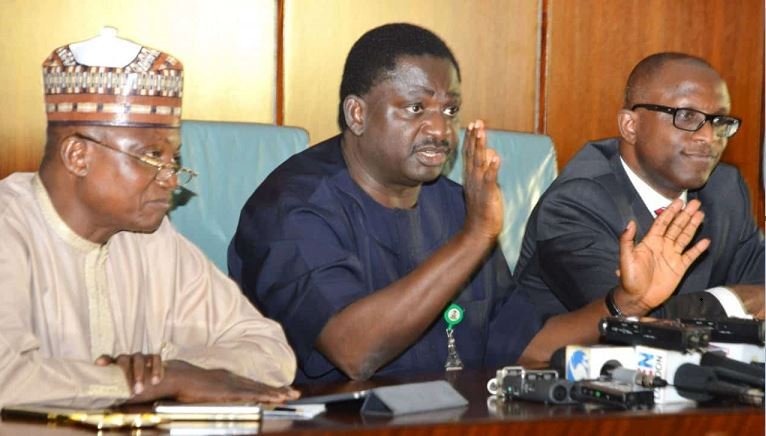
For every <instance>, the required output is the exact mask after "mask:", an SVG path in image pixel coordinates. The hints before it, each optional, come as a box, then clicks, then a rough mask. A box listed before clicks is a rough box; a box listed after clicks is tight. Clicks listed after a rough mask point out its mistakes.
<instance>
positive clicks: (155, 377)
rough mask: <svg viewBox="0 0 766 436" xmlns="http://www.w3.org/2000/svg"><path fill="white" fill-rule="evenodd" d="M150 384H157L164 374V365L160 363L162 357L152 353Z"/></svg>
mask: <svg viewBox="0 0 766 436" xmlns="http://www.w3.org/2000/svg"><path fill="white" fill-rule="evenodd" d="M151 364H152V384H153V385H158V384H160V382H161V381H162V378H163V377H164V376H165V366H164V365H163V364H162V357H161V356H160V355H159V354H152V360H151Z"/></svg>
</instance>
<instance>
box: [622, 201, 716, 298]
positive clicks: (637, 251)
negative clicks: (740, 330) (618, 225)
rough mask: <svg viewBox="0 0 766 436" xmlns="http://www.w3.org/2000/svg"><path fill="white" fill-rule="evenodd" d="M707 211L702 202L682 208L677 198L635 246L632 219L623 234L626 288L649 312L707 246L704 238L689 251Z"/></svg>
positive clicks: (671, 289)
mask: <svg viewBox="0 0 766 436" xmlns="http://www.w3.org/2000/svg"><path fill="white" fill-rule="evenodd" d="M703 219H704V213H703V212H702V211H701V210H700V202H699V201H698V200H691V201H689V203H688V204H687V205H686V207H685V208H684V207H683V202H682V201H681V200H675V201H674V202H673V203H672V204H671V205H670V206H669V207H668V208H667V209H666V210H665V211H664V212H663V213H662V214H661V215H660V216H658V217H657V219H656V220H654V223H653V224H652V227H651V228H650V229H649V232H648V233H647V234H646V236H644V238H643V239H642V240H641V242H640V243H638V245H634V242H633V238H634V237H635V235H636V224H635V223H634V222H633V221H631V222H630V223H629V224H628V227H627V228H626V229H625V232H624V233H623V234H622V236H621V237H620V272H619V274H620V278H621V282H622V287H623V289H624V290H625V291H626V292H627V293H628V294H630V295H631V296H632V297H633V298H634V299H635V300H636V302H637V304H638V305H640V306H641V307H643V308H644V309H645V310H646V311H649V310H651V309H653V308H655V307H657V306H659V305H660V304H662V303H663V302H664V301H665V300H666V299H667V298H668V297H670V296H671V295H672V294H673V291H674V290H675V289H676V287H677V286H678V284H679V283H680V281H681V278H683V276H684V274H685V273H686V270H687V269H688V268H689V266H691V264H692V263H693V262H694V261H695V260H696V259H697V258H698V257H699V256H700V255H701V254H702V253H703V252H704V251H705V250H706V249H707V248H708V246H709V245H710V241H709V240H707V239H703V240H701V241H699V242H697V243H696V244H694V246H692V247H691V248H689V249H688V250H686V246H687V245H688V244H689V242H691V240H692V238H693V237H694V233H695V232H696V231H697V228H698V227H699V226H700V224H702V220H703Z"/></svg>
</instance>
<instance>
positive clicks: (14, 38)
mask: <svg viewBox="0 0 766 436" xmlns="http://www.w3.org/2000/svg"><path fill="white" fill-rule="evenodd" d="M276 23H277V20H276V2H275V1H274V0H219V1H215V2H213V1H209V0H161V1H157V0H108V1H107V0H33V1H29V0H0V83H1V84H2V86H0V178H3V177H5V176H6V175H8V174H10V173H12V172H14V171H32V170H34V169H36V168H37V166H38V164H39V163H40V157H41V156H42V149H43V142H44V140H45V112H44V111H45V107H44V105H43V86H42V70H41V68H40V67H41V65H42V63H43V60H45V58H46V57H47V56H48V55H49V54H50V53H51V52H52V51H53V50H54V49H55V48H57V47H59V46H62V45H65V44H68V43H71V42H75V41H81V40H84V39H87V38H91V37H93V36H96V35H98V33H99V31H100V30H101V28H102V27H103V26H113V27H116V28H117V29H118V30H119V36H121V37H123V38H127V39H131V40H133V41H135V42H137V43H140V44H146V45H147V46H150V47H153V48H158V49H161V50H165V51H167V52H169V53H171V54H173V55H174V56H176V57H177V58H178V59H180V60H181V62H183V64H184V70H185V71H184V82H185V86H184V102H183V117H184V118H187V119H197V120H224V121H253V122H262V123H273V122H274V121H275V120H274V112H275V109H274V106H275V104H274V103H275V101H274V100H275V88H276V81H275V74H274V70H275V65H276V58H275V54H276Z"/></svg>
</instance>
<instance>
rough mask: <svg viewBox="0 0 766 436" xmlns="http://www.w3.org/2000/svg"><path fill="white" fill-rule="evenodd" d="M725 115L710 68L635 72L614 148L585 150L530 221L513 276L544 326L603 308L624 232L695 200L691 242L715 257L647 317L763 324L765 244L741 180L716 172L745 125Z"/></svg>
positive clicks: (722, 92)
mask: <svg viewBox="0 0 766 436" xmlns="http://www.w3.org/2000/svg"><path fill="white" fill-rule="evenodd" d="M729 109H730V101H729V93H728V90H727V87H726V83H725V82H724V81H723V80H722V79H721V77H720V75H719V74H718V73H717V72H716V71H715V70H714V69H713V68H712V67H711V66H710V65H709V64H708V63H707V62H706V61H704V60H702V59H699V58H696V57H693V56H689V55H685V54H680V53H659V54H655V55H652V56H649V57H647V58H645V59H644V60H642V61H641V62H640V63H639V64H638V65H637V66H636V67H635V68H634V70H633V72H632V73H631V75H630V77H629V79H628V83H627V86H626V90H625V106H624V108H623V109H622V110H620V112H619V114H618V116H617V120H618V126H619V129H620V135H621V136H620V137H619V138H612V139H606V140H602V141H596V142H591V143H588V144H586V145H585V146H584V147H583V148H582V150H581V151H580V152H579V153H578V154H577V155H576V156H575V157H574V158H573V159H572V160H571V161H570V162H569V164H568V165H567V166H566V168H564V170H563V171H562V173H561V175H560V176H559V177H558V179H557V180H556V181H555V182H554V183H553V184H552V185H551V187H550V188H549V189H548V191H547V192H546V193H545V194H544V195H543V197H542V198H541V199H540V202H539V203H538V205H537V207H536V208H535V210H534V211H533V212H532V215H531V216H530V219H529V222H528V224H527V229H526V234H525V237H524V241H523V244H522V249H521V255H520V258H519V262H518V264H517V267H516V272H515V274H516V277H517V278H518V280H519V285H520V286H519V288H520V290H521V291H522V292H524V293H526V294H527V295H528V296H529V298H530V299H531V300H532V302H533V303H535V304H536V305H537V306H538V308H540V309H541V310H542V311H543V312H544V313H546V314H557V313H561V312H564V311H572V310H576V309H578V308H580V307H582V306H584V305H585V304H587V303H588V302H590V301H592V300H593V299H595V298H603V297H604V296H607V300H609V293H610V290H611V289H613V288H614V287H615V286H616V285H617V284H618V283H619V279H618V277H617V275H616V274H615V270H617V269H618V266H619V264H618V253H619V251H618V250H619V238H620V234H622V232H623V230H624V229H625V226H626V225H627V223H628V222H629V220H635V221H636V222H637V223H638V237H639V238H640V237H642V236H643V235H644V234H645V233H646V231H647V230H648V229H649V227H650V226H651V224H652V222H653V220H654V219H655V218H656V216H657V214H658V213H662V210H663V208H664V207H667V206H668V205H669V204H670V203H671V201H673V200H674V199H676V198H680V199H681V200H683V201H684V203H686V202H687V201H689V200H691V199H698V200H699V201H701V203H702V208H703V210H704V211H705V222H704V223H703V225H702V226H701V227H700V230H699V231H698V232H697V235H696V236H695V240H700V239H702V238H708V239H710V241H711V246H710V249H709V250H708V251H707V253H705V254H703V255H702V256H701V257H700V258H699V259H698V260H697V262H696V263H695V264H694V265H693V266H692V267H691V268H690V269H689V271H688V272H687V274H686V276H685V277H684V279H683V280H682V281H681V283H680V284H679V286H678V288H677V289H676V292H675V295H674V297H672V298H670V299H669V300H667V301H666V302H665V303H664V304H663V305H662V306H660V307H657V308H655V310H654V311H653V314H654V315H655V316H664V317H683V316H708V317H720V316H726V315H729V316H746V315H756V316H758V317H761V318H762V317H763V310H764V309H763V307H764V296H763V292H764V285H763V283H764V241H763V235H762V233H761V232H760V231H759V229H758V227H757V225H756V224H755V222H754V220H753V218H752V214H751V205H750V200H749V195H748V190H747V186H746V185H745V183H744V181H743V180H742V177H741V176H740V174H739V172H738V171H737V169H736V168H734V167H732V166H730V165H726V164H719V162H718V161H719V159H720V157H721V154H722V153H723V151H724V149H725V148H726V143H727V141H728V138H730V137H731V136H732V135H734V134H735V133H736V131H737V129H738V128H739V125H740V120H739V119H737V118H735V117H732V116H729V115H728V114H729ZM705 290H707V291H708V292H701V291H705ZM607 305H609V303H607ZM611 311H612V312H613V313H617V312H619V307H615V306H614V305H611Z"/></svg>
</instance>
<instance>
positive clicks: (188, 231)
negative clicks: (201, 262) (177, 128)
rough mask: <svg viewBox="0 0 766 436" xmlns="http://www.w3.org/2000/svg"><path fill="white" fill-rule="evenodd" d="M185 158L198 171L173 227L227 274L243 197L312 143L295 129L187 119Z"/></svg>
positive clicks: (182, 195)
mask: <svg viewBox="0 0 766 436" xmlns="http://www.w3.org/2000/svg"><path fill="white" fill-rule="evenodd" d="M181 143H182V146H181V162H182V164H183V165H185V166H188V167H190V168H192V169H194V170H195V171H197V173H199V176H198V177H195V178H194V180H192V181H191V182H190V183H189V185H188V186H186V188H187V189H185V190H183V191H182V192H181V193H180V195H178V196H177V197H176V200H177V201H176V203H177V206H176V207H175V209H173V210H172V211H171V213H170V219H171V221H172V222H173V225H175V226H176V228H177V229H178V230H179V231H180V232H181V233H182V234H183V235H184V236H186V237H187V238H189V239H190V240H191V241H192V242H194V243H195V244H197V246H198V247H200V248H201V249H202V251H203V252H204V253H205V254H206V255H207V256H208V257H209V258H210V259H211V260H212V261H213V263H215V264H216V265H217V266H218V268H220V269H221V270H222V271H223V272H227V266H226V249H227V247H228V245H229V241H231V238H232V237H233V236H234V231H235V230H236V229H237V222H238V221H239V213H240V210H241V209H242V206H243V205H244V204H245V201H247V199H248V198H249V197H250V195H251V194H252V193H253V191H254V190H255V187H256V186H258V185H259V184H260V183H261V182H262V181H263V179H265V178H266V176H267V175H269V173H270V172H271V171H272V170H273V169H274V168H276V167H277V166H278V165H279V164H281V163H282V162H284V161H285V160H286V159H287V158H288V157H290V156H292V155H293V154H295V153H297V152H299V151H301V150H303V149H305V148H306V147H307V146H308V134H307V133H306V131H305V130H303V129H300V128H296V127H280V126H274V125H270V124H255V123H224V122H207V121H184V122H183V123H182V125H181Z"/></svg>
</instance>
